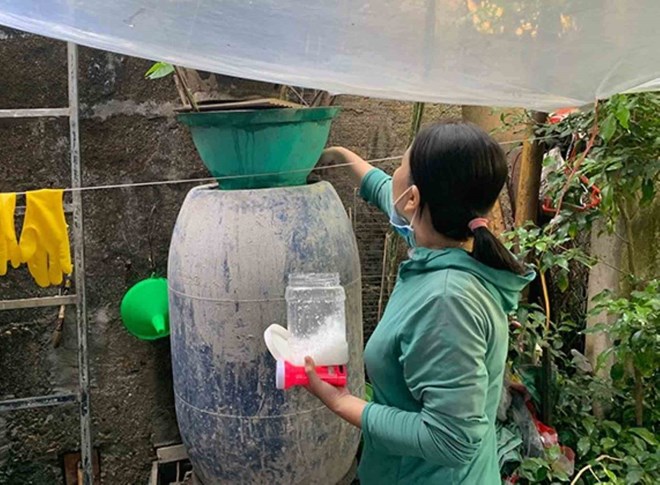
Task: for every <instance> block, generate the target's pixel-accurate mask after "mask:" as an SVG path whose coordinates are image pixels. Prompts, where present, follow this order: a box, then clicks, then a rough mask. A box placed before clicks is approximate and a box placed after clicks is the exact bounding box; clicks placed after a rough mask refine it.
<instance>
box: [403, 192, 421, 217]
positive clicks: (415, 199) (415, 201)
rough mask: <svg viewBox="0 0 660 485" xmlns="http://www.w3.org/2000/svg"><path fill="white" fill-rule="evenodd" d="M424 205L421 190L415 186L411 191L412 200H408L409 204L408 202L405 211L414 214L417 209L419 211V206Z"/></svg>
mask: <svg viewBox="0 0 660 485" xmlns="http://www.w3.org/2000/svg"><path fill="white" fill-rule="evenodd" d="M421 203H422V198H421V195H420V193H419V189H418V188H417V186H416V185H413V186H412V188H411V189H410V198H409V199H408V202H406V205H405V206H404V208H403V210H404V211H405V212H406V213H410V214H413V213H414V212H415V211H417V209H419V206H420V205H421Z"/></svg>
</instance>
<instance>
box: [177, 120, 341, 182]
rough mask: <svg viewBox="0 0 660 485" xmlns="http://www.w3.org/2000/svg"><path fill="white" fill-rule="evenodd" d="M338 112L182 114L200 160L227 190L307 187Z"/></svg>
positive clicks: (182, 121)
mask: <svg viewBox="0 0 660 485" xmlns="http://www.w3.org/2000/svg"><path fill="white" fill-rule="evenodd" d="M338 111H339V108H328V107H321V108H302V109H292V108H285V109H266V110H237V111H212V112H201V113H182V114H179V115H178V116H177V119H178V120H179V121H180V122H181V123H183V124H185V125H187V126H188V127H189V128H190V131H191V133H192V137H193V141H194V142H195V146H196V147H197V151H198V152H199V155H200V156H201V158H202V161H203V162H204V164H205V165H206V167H207V168H208V169H209V171H210V172H211V175H213V176H214V177H216V178H217V179H218V183H219V184H220V188H222V189H226V190H239V189H259V188H266V187H285V186H292V185H304V184H305V183H306V181H307V176H308V175H309V173H310V172H311V171H312V168H314V165H315V164H316V162H317V161H318V159H319V157H320V155H321V152H322V151H323V147H325V143H326V141H327V140H328V134H329V133H330V124H331V122H332V118H334V116H335V115H336V114H337V113H338Z"/></svg>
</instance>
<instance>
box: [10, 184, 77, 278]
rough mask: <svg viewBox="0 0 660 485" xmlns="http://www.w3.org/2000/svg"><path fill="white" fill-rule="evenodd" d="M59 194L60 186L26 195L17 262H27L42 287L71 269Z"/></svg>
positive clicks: (62, 205)
mask: <svg viewBox="0 0 660 485" xmlns="http://www.w3.org/2000/svg"><path fill="white" fill-rule="evenodd" d="M63 193H64V191H63V190H61V189H43V190H35V191H33V192H28V193H27V195H26V200H27V203H26V208H25V221H24V222H23V230H22V231H21V239H20V242H19V247H20V248H21V261H23V262H24V263H27V264H28V269H29V270H30V274H32V276H33V277H34V279H35V281H36V282H37V284H38V285H39V286H42V287H46V286H48V285H49V284H52V285H59V284H60V283H62V279H63V273H66V274H69V273H71V271H72V269H73V268H72V267H71V249H70V246H69V233H68V231H67V224H66V220H65V219H64V204H63V202H62V196H63Z"/></svg>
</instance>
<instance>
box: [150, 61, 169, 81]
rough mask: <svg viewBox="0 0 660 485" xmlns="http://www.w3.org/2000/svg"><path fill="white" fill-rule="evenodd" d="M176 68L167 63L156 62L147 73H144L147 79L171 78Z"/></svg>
mask: <svg viewBox="0 0 660 485" xmlns="http://www.w3.org/2000/svg"><path fill="white" fill-rule="evenodd" d="M174 72H175V70H174V66H173V65H172V64H169V63H167V62H155V63H154V64H153V65H152V66H151V67H150V68H149V70H148V71H147V72H145V73H144V77H146V78H147V79H160V78H161V77H165V76H169V75H170V74H172V73H174Z"/></svg>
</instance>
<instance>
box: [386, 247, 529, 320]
mask: <svg viewBox="0 0 660 485" xmlns="http://www.w3.org/2000/svg"><path fill="white" fill-rule="evenodd" d="M442 269H453V270H457V271H465V272H466V273H470V274H471V275H473V276H475V277H476V278H477V279H478V280H479V282H480V283H481V284H482V285H483V286H484V287H485V288H486V290H488V292H489V293H490V294H491V295H492V296H493V298H495V300H496V301H497V302H499V304H500V305H501V307H502V308H503V309H504V311H505V312H506V313H510V312H512V311H514V310H516V309H517V308H518V301H519V299H520V292H521V291H522V290H523V289H524V288H525V287H526V286H527V285H528V284H529V283H530V282H531V281H533V280H534V278H535V277H536V273H535V272H534V270H533V269H532V268H529V271H528V272H527V273H525V274H524V275H518V274H515V273H512V272H511V271H506V270H501V269H495V268H491V267H490V266H486V265H485V264H483V263H481V262H479V261H477V260H476V259H474V258H473V257H472V256H471V255H470V254H469V253H468V252H467V251H465V250H463V249H460V248H447V249H427V248H420V247H418V248H415V249H413V250H411V252H410V259H409V260H407V261H404V262H403V263H402V264H401V268H400V270H399V277H400V278H401V279H402V280H404V279H405V278H406V277H410V276H412V275H413V274H419V273H425V272H429V271H438V270H442Z"/></svg>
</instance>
